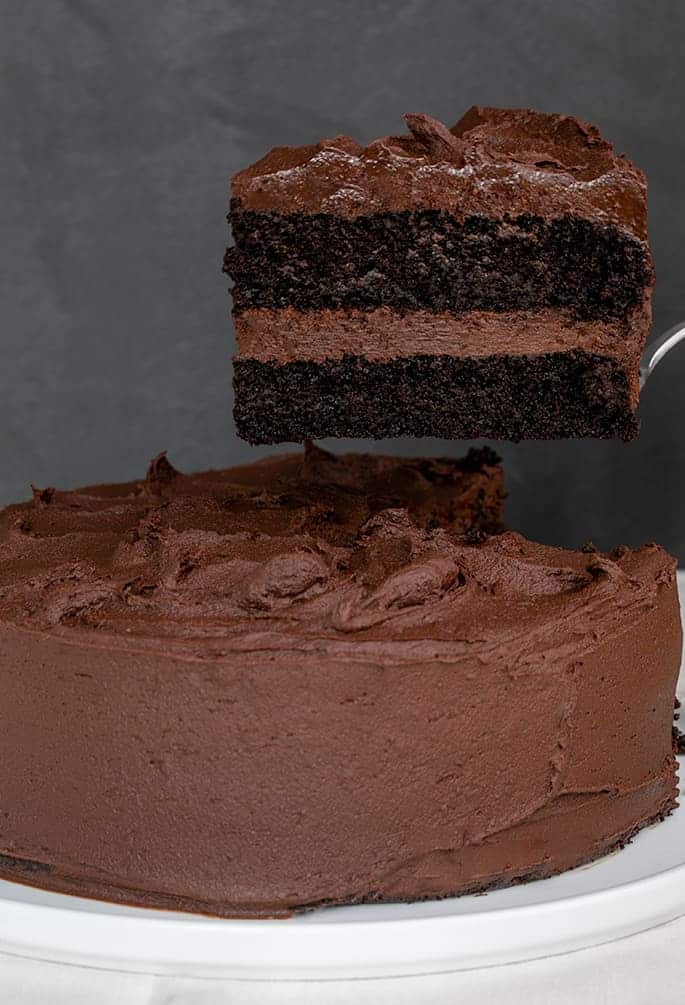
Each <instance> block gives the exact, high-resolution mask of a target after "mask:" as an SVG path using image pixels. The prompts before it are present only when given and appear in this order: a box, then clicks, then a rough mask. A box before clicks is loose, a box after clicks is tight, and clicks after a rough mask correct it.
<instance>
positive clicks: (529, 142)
mask: <svg viewBox="0 0 685 1005" xmlns="http://www.w3.org/2000/svg"><path fill="white" fill-rule="evenodd" d="M405 119H406V121H407V125H408V126H409V133H408V134H406V135H401V136H384V137H380V138H379V139H376V140H373V141H372V142H371V143H369V144H367V145H366V146H362V145H361V144H359V143H357V142H356V141H355V140H353V139H351V138H350V137H349V136H336V137H335V138H333V139H325V140H321V141H320V142H319V143H315V144H311V145H309V146H302V147H275V148H274V149H272V150H271V151H269V153H268V154H266V155H265V156H264V157H262V158H261V160H259V161H257V162H256V163H255V164H253V165H251V166H250V167H248V168H246V169H245V170H243V171H240V172H238V174H236V175H234V176H233V179H232V191H233V195H234V197H235V199H236V200H237V205H238V206H239V207H240V208H242V209H251V210H261V211H268V210H271V211H274V212H278V213H304V214H313V213H333V214H336V215H340V216H345V217H356V216H360V215H363V214H368V213H379V212H384V211H386V212H387V211H390V212H397V211H402V210H407V209H442V210H445V211H447V212H449V213H452V214H453V215H455V216H457V217H459V218H464V217H465V216H468V215H470V214H480V215H486V216H491V217H500V216H510V217H512V218H513V217H516V216H518V215H520V214H526V213H531V214H534V215H536V216H541V217H543V218H546V219H549V218H551V217H555V216H561V215H565V214H575V215H581V216H589V217H592V218H594V219H597V220H599V221H600V222H605V223H611V224H615V225H617V226H620V227H623V228H625V229H626V230H628V231H630V232H631V233H632V234H634V235H635V236H636V237H638V238H639V239H640V240H645V239H646V207H645V199H646V184H645V179H644V175H643V174H642V172H641V171H639V170H638V169H637V168H636V167H635V166H634V165H633V164H631V162H630V161H629V160H628V159H627V158H626V157H624V156H622V155H617V154H616V153H614V150H613V147H612V145H611V143H609V142H608V141H607V140H605V139H603V138H602V136H601V135H600V133H599V131H598V129H597V128H596V127H595V126H593V125H590V124H589V123H587V122H583V121H582V120H580V119H577V118H575V117H573V116H569V115H549V114H545V113H542V112H537V111H533V110H531V109H499V108H481V107H478V106H474V107H472V108H470V109H469V110H468V111H467V112H466V113H465V115H463V116H462V118H461V119H460V120H459V121H458V122H457V123H456V125H454V126H453V127H452V128H451V129H448V128H447V127H446V126H445V125H443V123H441V122H439V121H438V120H437V119H434V118H432V117H431V116H429V115H424V114H408V115H406V116H405Z"/></svg>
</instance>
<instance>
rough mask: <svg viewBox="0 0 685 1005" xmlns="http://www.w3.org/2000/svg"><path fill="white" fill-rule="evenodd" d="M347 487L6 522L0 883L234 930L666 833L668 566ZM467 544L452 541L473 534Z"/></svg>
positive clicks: (68, 502) (393, 481) (459, 489)
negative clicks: (199, 914)
mask: <svg viewBox="0 0 685 1005" xmlns="http://www.w3.org/2000/svg"><path fill="white" fill-rule="evenodd" d="M501 496H502V493H501V481H500V471H499V469H498V468H497V466H496V464H495V459H494V458H493V457H492V456H490V455H489V454H480V455H478V454H471V455H470V456H469V458H467V459H466V461H465V462H462V463H459V462H456V463H455V462H448V461H439V462H435V461H395V460H389V459H379V458H366V459H364V458H359V457H356V458H350V457H347V458H344V459H335V458H332V457H330V456H328V455H325V454H323V453H322V452H319V451H317V450H316V449H314V448H311V447H310V448H309V450H308V452H307V454H306V455H305V456H304V457H302V456H297V457H293V456H290V457H280V458H273V459H271V460H268V461H262V462H259V463H256V464H253V465H249V466H246V467H242V468H236V469H233V470H229V471H224V472H210V473H207V474H202V475H197V476H192V477H191V476H184V475H181V474H179V473H178V472H177V471H175V470H174V468H173V467H172V466H171V465H170V464H169V462H168V461H167V460H166V458H165V457H163V456H160V457H159V458H157V459H156V461H155V462H153V464H152V465H151V468H150V471H149V474H148V477H147V479H145V480H144V481H141V482H134V483H129V484H125V485H109V486H97V487H94V488H87V489H83V490H80V491H78V492H58V491H55V490H52V489H46V490H42V491H40V490H37V489H36V490H35V492H34V498H33V500H32V501H31V502H30V503H26V504H22V505H17V506H12V507H9V508H7V509H5V510H4V511H3V512H2V513H1V514H0V693H1V694H2V701H1V702H0V874H1V875H2V876H4V877H6V878H9V879H17V880H20V881H22V882H26V883H30V884H36V885H39V886H43V887H46V888H49V889H53V890H60V891H66V892H69V893H77V894H81V895H86V896H95V897H103V898H107V899H111V900H118V901H124V902H127V903H132V904H139V905H151V906H161V907H173V908H182V909H186V910H191V911H203V912H209V913H213V914H216V915H224V916H228V917H255V916H258V917H282V916H287V915H288V914H289V913H291V912H293V911H297V910H300V909H304V908H311V907H314V906H316V905H321V904H346V903H358V902H362V901H378V900H405V899H417V898H425V897H443V896H447V895H450V894H459V893H466V892H470V891H477V890H486V889H489V888H491V887H496V886H503V885H506V884H510V883H517V882H521V881H524V880H528V879H533V878H538V877H544V876H549V875H552V874H553V873H557V872H559V871H561V870H563V869H568V868H570V867H572V866H575V865H578V864H579V863H581V862H586V861H589V860H590V859H594V858H596V857H597V856H599V855H603V854H605V853H606V852H608V851H610V850H611V849H613V848H616V847H619V846H620V845H622V844H624V843H625V842H626V841H628V840H629V839H630V837H631V836H632V835H633V834H634V833H635V831H636V830H637V829H639V828H640V827H642V826H643V825H644V824H647V823H650V822H652V821H655V820H658V819H660V818H662V817H663V816H664V815H665V814H667V813H669V812H670V811H671V809H672V808H673V806H674V805H675V798H676V780H675V760H674V754H673V748H672V734H671V726H672V721H673V704H674V689H675V680H676V675H677V672H678V665H679V659H680V620H679V613H678V604H677V598H676V587H675V569H674V562H673V560H672V559H671V558H669V557H668V556H667V555H666V554H665V553H664V552H663V551H662V550H661V549H660V548H658V547H657V546H655V545H650V546H647V547H645V548H641V549H638V550H636V551H631V550H629V549H627V548H622V549H619V550H618V551H616V552H614V553H612V554H600V553H596V552H570V551H561V550H558V549H555V548H551V547H546V546H543V545H536V544H531V543H530V542H528V541H526V540H524V539H523V538H522V537H520V536H519V535H518V534H515V533H511V532H503V533H500V534H498V533H494V534H485V533H483V532H484V531H486V530H493V529H496V526H497V525H498V524H499V521H500V516H501V514H500V503H501ZM465 529H469V530H470V531H471V532H470V533H469V534H463V533H461V531H463V530H465Z"/></svg>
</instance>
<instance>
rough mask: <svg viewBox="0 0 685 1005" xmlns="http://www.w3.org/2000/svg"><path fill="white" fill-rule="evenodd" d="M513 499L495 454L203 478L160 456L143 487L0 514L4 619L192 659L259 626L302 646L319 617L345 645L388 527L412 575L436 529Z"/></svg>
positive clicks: (491, 520) (308, 456)
mask: <svg viewBox="0 0 685 1005" xmlns="http://www.w3.org/2000/svg"><path fill="white" fill-rule="evenodd" d="M502 500H503V491H502V477H501V469H500V468H499V466H498V460H497V458H496V456H495V455H494V454H493V453H492V451H489V450H472V451H470V452H469V454H468V455H467V457H465V458H464V459H463V460H450V459H444V460H403V459H401V458H392V457H383V456H378V457H371V456H369V457H364V456H360V455H343V456H341V457H337V456H335V455H333V454H328V453H327V452H325V451H323V450H320V449H319V448H317V447H315V446H313V445H311V444H310V445H308V446H307V449H306V451H305V453H304V455H295V454H291V455H286V456H284V457H274V458H271V459H267V460H265V461H261V462H258V463H255V464H251V465H247V466H246V467H244V468H233V469H231V470H229V471H225V472H207V473H204V474H200V475H192V476H186V475H183V474H181V473H180V472H178V471H176V470H175V469H174V467H173V466H172V465H171V463H170V462H169V461H168V459H167V457H166V454H161V455H160V456H159V457H157V458H155V459H154V460H153V461H152V462H151V464H150V467H149V471H148V474H147V477H146V479H145V480H144V481H142V482H133V483H130V484H125V485H110V486H94V487H90V488H85V489H81V490H78V491H73V492H61V491H57V490H55V489H52V488H48V489H44V490H39V489H35V488H34V490H33V499H32V501H31V502H30V503H27V504H20V505H18V506H12V507H9V508H8V509H6V510H4V511H3V513H2V515H1V516H0V557H1V559H2V560H1V562H0V620H5V619H6V620H11V621H14V622H16V623H19V624H24V625H26V626H28V627H32V628H36V629H37V630H43V631H49V632H51V633H56V634H58V635H66V636H70V637H71V636H73V635H74V634H77V633H79V632H85V633H87V634H92V635H94V636H97V635H99V634H111V635H116V636H117V637H118V639H119V640H120V641H121V642H123V644H128V643H129V642H130V641H131V639H132V638H133V637H134V636H135V637H137V638H138V640H140V639H146V640H148V642H149V644H151V645H156V644H160V645H162V646H163V647H164V648H166V647H167V646H169V645H171V646H172V647H175V646H178V647H180V648H182V649H183V648H186V649H187V648H191V649H192V650H193V651H195V649H196V647H197V645H198V644H199V643H198V640H200V641H203V643H204V644H205V645H206V646H207V648H208V652H209V651H211V650H212V648H213V647H214V646H219V647H223V646H225V645H226V644H227V642H228V640H230V639H233V640H234V641H236V642H237V644H239V646H240V647H242V646H243V643H244V640H245V639H246V637H247V635H248V634H249V632H250V631H251V630H252V629H258V634H259V635H263V633H264V632H265V631H270V630H272V629H273V630H275V631H276V633H277V636H278V637H279V638H285V636H287V635H288V634H289V633H290V632H291V631H292V632H293V636H294V637H295V636H300V635H307V634H308V633H309V632H315V633H316V632H318V631H319V627H317V622H318V621H320V622H321V626H320V627H323V626H324V625H327V626H328V629H329V630H330V631H331V633H332V635H333V636H335V635H337V634H338V633H339V631H342V632H343V633H346V632H347V631H348V627H342V628H341V627H340V625H342V624H343V621H345V618H344V616H343V615H341V614H340V613H339V609H340V610H342V607H344V603H343V598H344V596H345V595H346V594H347V593H349V592H350V590H351V589H352V583H361V582H366V581H367V580H368V579H369V577H371V578H379V577H382V569H383V566H382V565H381V566H379V567H378V568H371V566H372V565H373V560H374V556H375V555H376V554H377V552H378V549H379V548H380V553H383V554H384V553H385V548H386V546H385V544H383V543H381V544H379V543H378V542H379V541H385V538H386V534H385V531H384V529H383V528H384V527H385V524H386V523H388V526H389V527H394V526H395V524H396V522H397V521H399V522H400V524H402V525H404V524H406V527H407V535H406V536H405V537H402V540H401V542H400V544H399V545H398V546H397V547H398V549H399V550H398V557H397V561H398V562H399V563H400V565H403V564H404V563H405V562H406V561H408V560H409V556H410V554H411V553H412V552H413V550H415V549H416V548H419V550H422V548H423V546H422V545H419V544H418V542H419V541H420V540H422V535H425V534H428V535H429V536H430V534H432V533H433V532H432V531H430V532H429V531H428V530H427V529H426V528H427V527H433V526H435V525H439V524H442V525H443V526H444V527H449V528H451V529H452V530H456V531H457V532H459V533H463V532H465V531H475V532H478V533H482V532H485V531H493V530H498V529H499V528H500V523H501V515H502ZM384 514H385V515H384ZM374 520H378V521H380V522H379V523H378V528H377V529H375V528H376V524H374ZM377 539H378V540H377ZM388 547H389V551H390V552H391V553H392V554H393V555H394V554H395V550H396V548H395V545H394V544H390V545H388ZM436 547H438V548H439V545H436ZM431 568H432V565H431V564H430V562H429V565H428V569H429V570H430V569H431ZM389 574H390V573H389ZM410 580H412V582H413V574H410ZM355 588H356V587H355ZM408 588H409V590H410V592H411V589H413V587H412V586H411V585H410V586H409V587H408ZM353 592H354V591H353ZM350 595H351V594H350ZM341 605H342V606H341ZM404 606H406V605H404V604H403V603H400V605H399V609H402V608H403V607H404ZM409 606H410V607H411V606H412V605H411V603H410V604H409ZM341 619H342V620H341ZM345 624H346V622H345ZM283 633H285V635H284V634H283ZM171 639H174V640H175V641H174V642H171V641H170V640H171Z"/></svg>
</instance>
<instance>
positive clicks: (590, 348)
mask: <svg viewBox="0 0 685 1005" xmlns="http://www.w3.org/2000/svg"><path fill="white" fill-rule="evenodd" d="M406 119H407V122H408V125H409V129H410V133H409V134H408V135H406V136H388V137H384V138H382V139H378V140H375V141H374V142H373V143H370V144H369V145H368V146H366V147H363V146H360V145H359V144H358V143H356V142H355V141H354V140H352V139H350V138H349V137H347V136H338V137H336V138H335V139H331V140H322V141H321V142H320V143H317V144H314V145H312V146H305V147H277V148H275V149H274V150H272V151H271V152H270V153H268V154H267V155H266V156H265V157H263V158H262V159H261V160H260V161H258V162H257V163H256V164H253V165H252V166H251V167H249V168H247V169H246V170H244V171H241V172H239V173H238V174H237V175H235V176H234V177H233V180H232V191H233V198H232V200H231V212H230V217H229V219H230V222H231V225H232V229H233V237H234V240H235V246H234V247H233V248H230V249H229V250H228V251H227V253H226V259H225V266H224V267H225V271H226V272H228V273H229V275H231V276H232V278H233V280H234V286H233V301H234V311H233V313H234V319H235V328H236V338H237V343H238V355H237V357H236V359H235V376H234V387H235V420H236V425H237V428H238V432H239V434H240V435H241V436H242V437H244V438H245V439H247V440H249V441H251V442H253V443H272V442H277V441H288V440H292V441H302V440H303V439H305V438H306V437H313V438H320V437H324V436H351V437H368V436H372V437H386V436H404V435H411V436H438V437H448V438H475V437H494V438H497V439H510V440H519V439H522V438H557V437H569V436H592V437H621V438H623V439H630V438H631V437H633V436H635V435H636V433H637V430H638V423H637V419H636V409H637V404H638V395H639V388H638V363H639V357H640V353H641V351H642V347H643V344H644V341H645V338H646V335H647V332H648V329H649V325H650V319H651V313H650V311H651V308H650V300H651V291H652V286H653V274H652V265H651V259H650V252H649V246H648V243H647V228H646V187H645V180H644V176H643V175H642V173H641V172H640V171H639V170H638V169H637V168H635V167H634V166H633V165H632V164H631V163H630V161H628V160H627V159H626V158H625V157H623V156H618V155H616V154H615V153H614V151H613V149H612V146H611V144H610V143H608V142H607V141H606V140H604V139H603V138H602V137H601V136H600V134H599V132H598V130H597V129H596V128H595V127H594V126H591V125H588V124H587V123H585V122H581V121H579V120H578V119H575V118H572V117H569V116H561V115H545V114H541V113H539V112H533V111H528V110H504V109H494V108H472V109H470V110H469V111H468V112H467V113H466V114H465V115H464V116H463V118H462V119H461V120H460V121H459V122H458V123H457V124H456V125H455V126H454V127H453V128H452V129H447V128H446V127H445V126H444V125H442V123H440V122H437V121H436V120H435V119H432V118H430V117H429V116H427V115H408V116H406Z"/></svg>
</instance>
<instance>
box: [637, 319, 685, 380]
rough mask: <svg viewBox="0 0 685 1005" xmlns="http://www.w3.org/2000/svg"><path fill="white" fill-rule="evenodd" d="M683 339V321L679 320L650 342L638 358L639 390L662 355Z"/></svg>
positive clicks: (684, 329) (684, 330) (684, 334)
mask: <svg viewBox="0 0 685 1005" xmlns="http://www.w3.org/2000/svg"><path fill="white" fill-rule="evenodd" d="M684 339H685V321H679V322H678V324H675V325H673V327H672V328H669V329H668V331H666V332H664V334H663V335H661V336H659V338H658V339H655V340H654V342H650V344H649V345H648V346H647V348H646V349H645V351H644V352H643V353H642V357H641V359H640V390H642V388H643V387H644V386H645V384H646V383H647V378H648V377H650V376H651V375H652V373H653V372H654V370H655V369H656V367H657V366H658V365H659V363H660V362H661V360H662V359H663V358H664V356H666V355H667V354H668V353H669V352H670V351H671V349H673V348H674V346H677V345H678V343H679V342H682V341H683V340H684Z"/></svg>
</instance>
